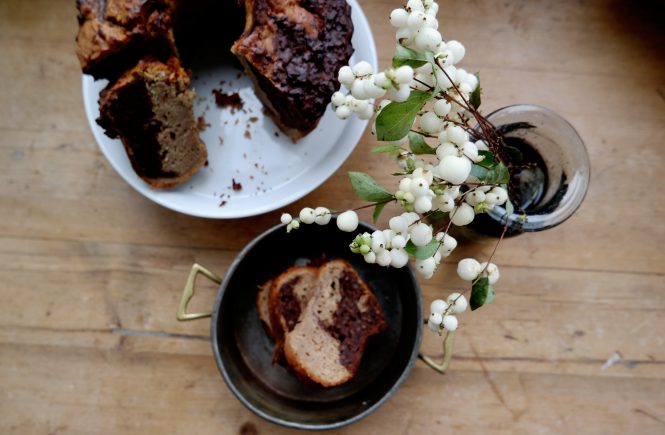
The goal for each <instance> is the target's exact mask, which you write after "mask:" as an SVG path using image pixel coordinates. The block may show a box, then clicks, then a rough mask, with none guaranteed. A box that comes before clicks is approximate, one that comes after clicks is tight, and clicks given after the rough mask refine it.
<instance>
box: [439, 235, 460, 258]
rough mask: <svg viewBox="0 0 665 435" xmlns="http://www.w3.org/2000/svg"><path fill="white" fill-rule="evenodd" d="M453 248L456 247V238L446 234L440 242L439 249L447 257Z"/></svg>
mask: <svg viewBox="0 0 665 435" xmlns="http://www.w3.org/2000/svg"><path fill="white" fill-rule="evenodd" d="M455 248H457V240H455V238H454V237H452V236H449V235H448V234H446V235H445V236H443V243H442V244H441V248H440V249H441V250H442V251H443V253H444V254H445V256H446V257H447V256H448V255H450V253H451V252H453V250H454V249H455Z"/></svg>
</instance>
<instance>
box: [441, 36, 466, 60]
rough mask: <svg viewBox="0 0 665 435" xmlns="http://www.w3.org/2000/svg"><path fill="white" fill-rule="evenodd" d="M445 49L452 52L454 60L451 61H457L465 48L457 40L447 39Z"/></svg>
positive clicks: (464, 51) (462, 55)
mask: <svg viewBox="0 0 665 435" xmlns="http://www.w3.org/2000/svg"><path fill="white" fill-rule="evenodd" d="M446 49H448V50H450V52H451V53H452V54H453V57H454V61H453V63H458V62H459V61H460V60H462V58H463V57H464V54H465V53H466V50H465V49H464V46H463V45H462V44H461V43H460V42H459V41H454V40H453V41H448V42H446Z"/></svg>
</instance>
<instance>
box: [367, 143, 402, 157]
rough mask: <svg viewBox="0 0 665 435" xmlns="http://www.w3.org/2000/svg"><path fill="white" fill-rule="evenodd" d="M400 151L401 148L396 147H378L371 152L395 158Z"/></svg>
mask: <svg viewBox="0 0 665 435" xmlns="http://www.w3.org/2000/svg"><path fill="white" fill-rule="evenodd" d="M402 151H403V150H402V147H399V146H397V145H380V146H378V147H374V148H372V152H373V153H374V154H388V155H391V156H397V155H399V153H401V152H402Z"/></svg>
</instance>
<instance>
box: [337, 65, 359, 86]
mask: <svg viewBox="0 0 665 435" xmlns="http://www.w3.org/2000/svg"><path fill="white" fill-rule="evenodd" d="M355 79H356V76H355V74H353V70H352V69H351V67H350V66H346V65H345V66H343V67H341V68H340V69H339V73H338V74H337V80H339V82H340V83H341V84H343V85H344V86H346V87H347V88H350V87H351V85H352V84H353V81H354V80H355Z"/></svg>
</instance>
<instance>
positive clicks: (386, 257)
mask: <svg viewBox="0 0 665 435" xmlns="http://www.w3.org/2000/svg"><path fill="white" fill-rule="evenodd" d="M392 260H393V258H392V256H391V255H390V251H388V250H387V249H384V250H382V251H380V252H379V253H378V254H376V264H378V265H379V266H390V262H391V261H392Z"/></svg>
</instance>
